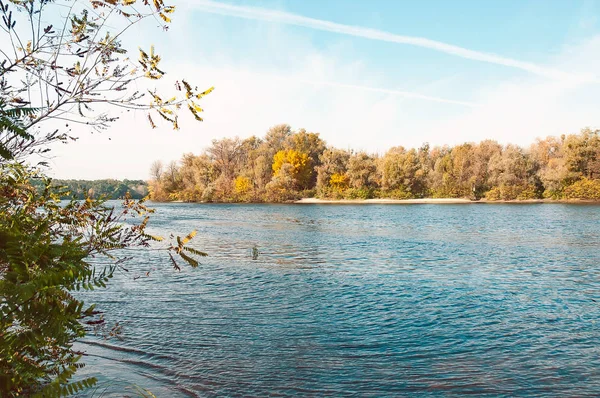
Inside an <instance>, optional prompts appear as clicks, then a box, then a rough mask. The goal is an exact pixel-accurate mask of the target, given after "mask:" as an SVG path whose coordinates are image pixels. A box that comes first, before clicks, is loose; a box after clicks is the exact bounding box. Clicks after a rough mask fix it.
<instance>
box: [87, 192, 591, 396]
mask: <svg viewBox="0 0 600 398" xmlns="http://www.w3.org/2000/svg"><path fill="white" fill-rule="evenodd" d="M155 207H156V209H157V212H156V214H155V215H154V217H153V219H152V222H151V227H152V230H153V232H156V233H161V234H168V233H169V232H180V233H183V234H185V233H187V232H189V231H190V230H192V229H197V230H198V236H197V237H196V238H195V239H194V244H193V245H192V246H193V247H196V248H198V249H201V250H205V251H208V252H209V253H210V257H208V258H206V259H203V260H202V265H201V266H200V267H199V268H198V269H195V270H192V269H190V268H189V267H184V269H183V271H182V272H175V271H173V270H172V268H171V267H170V264H169V260H168V256H166V255H165V254H164V253H161V252H159V251H148V250H145V251H134V252H131V253H129V254H130V255H132V256H133V257H134V258H133V259H132V261H130V262H129V263H128V265H127V267H128V268H129V271H130V272H129V273H119V274H118V275H117V276H116V277H115V278H114V279H113V280H112V281H111V284H110V286H109V288H108V289H106V290H101V291H94V292H93V294H92V295H88V296H87V297H88V300H90V302H96V303H98V306H99V308H101V309H103V310H105V311H106V312H107V319H108V320H109V321H110V322H115V321H120V322H121V323H122V324H124V334H123V340H119V339H110V340H104V339H102V338H100V337H98V336H90V337H88V338H86V340H85V341H84V342H82V343H81V344H80V345H79V346H80V347H81V348H82V349H84V350H86V351H87V352H88V354H89V356H87V358H86V362H87V363H88V366H87V367H86V369H85V371H84V374H86V375H96V376H98V377H99V378H100V389H99V390H98V391H97V392H96V394H97V395H99V394H100V392H102V391H104V393H103V394H104V395H107V396H108V395H110V394H111V393H115V394H118V393H120V392H123V391H125V390H128V389H130V388H131V385H132V384H137V385H140V386H143V387H145V388H148V389H150V390H151V391H152V392H153V393H155V394H157V395H158V396H168V397H171V396H173V397H175V396H201V397H204V396H257V397H264V396H307V395H308V396H325V395H327V396H373V397H381V396H408V395H411V396H412V395H421V396H441V395H447V396H449V395H455V396H456V395H464V394H476V395H478V396H515V395H517V396H557V397H559V396H560V397H562V396H598V395H599V394H600V329H599V326H600V325H599V324H598V322H599V321H600V309H599V305H600V206H588V205H565V204H528V205H516V204H507V205H500V204H494V205H490V204H473V205H194V204H157V205H155ZM253 246H256V247H257V248H258V250H259V252H260V253H259V256H258V258H257V259H253V258H252V247H253ZM146 271H150V276H149V277H147V276H145V272H146ZM138 276H141V277H140V278H138V279H136V280H134V277H138ZM105 389H106V390H105ZM128 391H129V390H128ZM121 395H122V394H121Z"/></svg>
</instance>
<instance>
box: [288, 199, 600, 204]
mask: <svg viewBox="0 0 600 398" xmlns="http://www.w3.org/2000/svg"><path fill="white" fill-rule="evenodd" d="M294 203H300V204H407V205H408V204H469V203H472V204H474V203H487V204H500V203H514V204H528V203H568V204H596V205H597V204H600V201H598V200H583V199H569V200H555V199H527V200H493V201H492V200H486V199H481V200H477V201H475V200H469V199H463V198H440V199H435V198H425V199H338V200H328V199H317V198H303V199H300V200H297V201H295V202H294Z"/></svg>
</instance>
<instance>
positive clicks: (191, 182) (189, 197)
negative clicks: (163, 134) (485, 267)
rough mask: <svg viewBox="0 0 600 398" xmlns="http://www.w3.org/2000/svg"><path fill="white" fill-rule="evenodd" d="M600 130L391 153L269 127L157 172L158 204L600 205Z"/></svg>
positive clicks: (153, 184)
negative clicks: (384, 201) (525, 142)
mask: <svg viewBox="0 0 600 398" xmlns="http://www.w3.org/2000/svg"><path fill="white" fill-rule="evenodd" d="M599 132H600V130H591V129H589V128H586V129H583V130H581V132H580V133H578V134H569V135H562V136H560V137H547V138H544V139H541V138H538V139H537V140H536V141H535V142H534V143H533V144H531V145H530V146H529V147H527V148H524V147H520V146H517V145H513V144H507V145H501V144H500V143H498V142H497V141H493V140H484V141H481V142H479V143H464V144H461V145H456V146H448V145H444V146H435V147H431V146H430V145H429V144H427V143H425V144H423V145H422V146H421V147H420V148H411V149H407V148H404V147H402V146H396V147H393V148H390V149H389V150H388V151H387V152H386V153H385V154H383V155H378V154H370V153H366V152H362V151H358V152H357V151H352V150H344V149H338V148H334V147H332V146H328V145H327V144H326V142H325V141H324V140H323V139H322V138H321V137H320V135H319V134H318V133H311V132H307V131H306V130H304V129H300V130H298V131H293V130H292V128H291V127H290V126H289V125H287V124H281V125H277V126H274V127H271V128H270V129H269V130H268V131H267V133H266V134H265V136H264V137H263V138H259V137H256V136H252V137H250V138H247V139H240V138H238V137H236V138H224V139H220V140H213V141H212V145H210V146H209V147H208V148H206V149H205V150H204V152H202V153H201V154H199V155H194V154H191V153H190V154H185V155H183V157H182V158H181V160H180V161H179V162H171V163H169V164H166V165H165V164H163V163H161V162H160V161H156V162H154V163H153V164H152V166H151V170H150V174H151V180H150V182H149V192H150V197H151V199H152V200H155V201H185V202H285V201H290V200H295V199H299V198H302V197H317V198H323V199H370V198H392V199H412V198H425V197H433V198H470V199H472V200H480V199H486V200H492V201H493V200H527V199H541V198H549V199H589V200H597V199H600V136H599Z"/></svg>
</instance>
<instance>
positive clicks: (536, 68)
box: [190, 0, 600, 83]
mask: <svg viewBox="0 0 600 398" xmlns="http://www.w3.org/2000/svg"><path fill="white" fill-rule="evenodd" d="M190 4H192V5H194V6H195V7H197V8H198V9H201V10H202V11H205V12H209V13H213V14H220V15H226V16H232V17H239V18H246V19H255V20H261V21H269V22H278V23H283V24H288V25H295V26H303V27H306V28H311V29H316V30H323V31H327V32H334V33H339V34H344V35H349V36H356V37H362V38H366V39H372V40H379V41H386V42H391V43H399V44H409V45H413V46H417V47H424V48H429V49H432V50H435V51H440V52H443V53H447V54H451V55H455V56H457V57H461V58H467V59H472V60H475V61H482V62H487V63H490V64H496V65H503V66H508V67H512V68H516V69H521V70H524V71H527V72H530V73H533V74H535V75H538V76H543V77H547V78H550V79H556V80H576V81H581V82H594V83H598V82H600V80H599V79H598V78H596V77H594V76H579V75H574V74H571V73H567V72H563V71H560V70H557V69H552V68H547V67H545V66H541V65H537V64H534V63H531V62H526V61H519V60H516V59H512V58H507V57H503V56H500V55H496V54H491V53H485V52H481V51H475V50H470V49H468V48H464V47H459V46H455V45H452V44H448V43H443V42H440V41H436V40H430V39H427V38H424V37H413V36H402V35H397V34H394V33H389V32H385V31H382V30H377V29H371V28H364V27H360V26H352V25H344V24H340V23H336V22H331V21H325V20H322V19H315V18H309V17H305V16H302V15H298V14H293V13H289V12H285V11H277V10H269V9H265V8H259V7H247V6H237V5H232V4H226V3H220V2H216V1H212V0H193V1H191V2H190Z"/></svg>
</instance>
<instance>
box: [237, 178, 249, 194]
mask: <svg viewBox="0 0 600 398" xmlns="http://www.w3.org/2000/svg"><path fill="white" fill-rule="evenodd" d="M250 189H252V181H250V179H249V178H248V177H244V176H239V177H237V178H236V179H235V193H237V194H238V195H246V194H247V193H248V192H250Z"/></svg>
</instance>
